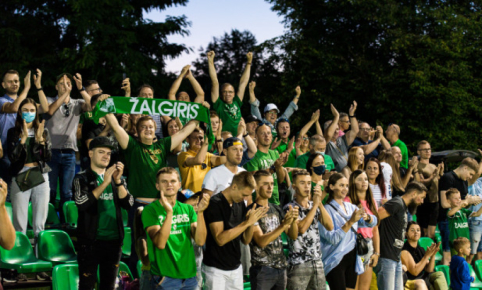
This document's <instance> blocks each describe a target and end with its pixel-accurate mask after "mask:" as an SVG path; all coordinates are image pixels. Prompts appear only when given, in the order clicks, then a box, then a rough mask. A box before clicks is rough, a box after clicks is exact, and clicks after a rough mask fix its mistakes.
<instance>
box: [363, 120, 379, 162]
mask: <svg viewBox="0 0 482 290" xmlns="http://www.w3.org/2000/svg"><path fill="white" fill-rule="evenodd" d="M377 132H378V137H377V139H375V140H373V142H371V143H369V144H367V145H363V146H361V148H362V149H363V153H364V154H365V155H368V154H370V153H372V152H373V150H375V149H377V147H378V145H380V141H381V140H382V136H383V135H382V134H383V129H382V127H380V126H377Z"/></svg>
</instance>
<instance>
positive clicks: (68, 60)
mask: <svg viewBox="0 0 482 290" xmlns="http://www.w3.org/2000/svg"><path fill="white" fill-rule="evenodd" d="M186 3H187V0H153V1H145V0H136V1H133V0H110V1H93V0H76V1H72V0H68V1H53V0H47V1H38V0H25V1H16V0H4V1H1V3H0V7H1V9H0V23H1V25H0V43H2V50H1V51H0V69H1V71H5V70H7V69H16V70H18V71H20V72H21V73H22V74H23V73H26V71H27V70H33V69H36V68H40V69H41V70H42V71H43V72H44V81H43V83H44V85H47V86H50V87H52V86H53V84H54V82H55V76H56V75H58V74H60V73H61V72H63V71H66V72H70V73H72V74H73V73H76V72H80V73H81V74H82V75H83V76H84V79H96V80H98V81H99V82H100V84H101V86H102V87H103V89H104V91H109V92H112V93H119V92H120V83H121V81H122V74H123V73H126V74H127V77H129V78H130V79H131V83H132V84H134V85H137V86H139V85H140V84H142V83H150V84H151V85H153V86H154V87H155V88H161V87H162V88H163V89H164V90H165V91H167V89H166V86H167V88H168V86H169V84H170V80H167V79H166V78H165V77H162V76H164V75H165V73H164V66H165V62H164V61H165V59H166V58H174V57H176V56H178V55H180V54H181V53H182V52H183V51H185V50H186V49H187V48H186V47H185V46H184V45H180V44H175V43H169V42H168V41H167V36H168V35H171V34H181V35H187V34H188V31H187V30H186V29H187V27H188V26H189V22H188V21H187V19H186V17H185V16H179V17H172V16H168V17H166V20H165V21H164V22H160V23H158V22H153V21H151V20H148V19H145V18H144V17H143V13H144V12H148V11H151V10H153V9H159V10H161V11H162V10H165V9H167V8H169V7H171V6H173V5H185V4H186ZM52 92H53V91H52ZM156 95H158V94H157V92H156Z"/></svg>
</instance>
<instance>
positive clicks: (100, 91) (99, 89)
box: [89, 87, 102, 94]
mask: <svg viewBox="0 0 482 290" xmlns="http://www.w3.org/2000/svg"><path fill="white" fill-rule="evenodd" d="M95 91H99V94H100V93H102V89H101V88H100V87H99V88H97V89H92V90H89V92H95Z"/></svg>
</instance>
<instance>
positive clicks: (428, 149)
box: [418, 148, 432, 152]
mask: <svg viewBox="0 0 482 290" xmlns="http://www.w3.org/2000/svg"><path fill="white" fill-rule="evenodd" d="M418 150H420V151H422V152H430V151H432V148H427V149H418Z"/></svg>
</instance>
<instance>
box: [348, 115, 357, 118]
mask: <svg viewBox="0 0 482 290" xmlns="http://www.w3.org/2000/svg"><path fill="white" fill-rule="evenodd" d="M348 117H350V118H355V117H356V115H353V116H348Z"/></svg>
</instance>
